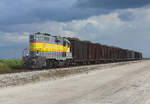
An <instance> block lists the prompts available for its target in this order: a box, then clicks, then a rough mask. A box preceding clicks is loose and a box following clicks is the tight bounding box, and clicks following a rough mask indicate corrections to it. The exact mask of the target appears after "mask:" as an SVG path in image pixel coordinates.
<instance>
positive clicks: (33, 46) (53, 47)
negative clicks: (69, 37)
mask: <svg viewBox="0 0 150 104" xmlns="http://www.w3.org/2000/svg"><path fill="white" fill-rule="evenodd" d="M68 48H69V46H67V45H66V46H64V45H61V44H53V43H45V42H31V43H30V51H43V52H68Z"/></svg>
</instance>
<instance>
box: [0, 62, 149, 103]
mask: <svg viewBox="0 0 150 104" xmlns="http://www.w3.org/2000/svg"><path fill="white" fill-rule="evenodd" d="M0 103H1V104H150V61H142V62H138V63H133V64H128V65H121V66H119V65H118V66H116V67H112V68H106V70H97V71H93V72H90V73H88V74H81V75H74V76H72V77H71V76H69V77H65V78H63V79H58V80H51V81H42V82H38V83H35V84H27V85H25V86H17V87H10V88H3V89H0Z"/></svg>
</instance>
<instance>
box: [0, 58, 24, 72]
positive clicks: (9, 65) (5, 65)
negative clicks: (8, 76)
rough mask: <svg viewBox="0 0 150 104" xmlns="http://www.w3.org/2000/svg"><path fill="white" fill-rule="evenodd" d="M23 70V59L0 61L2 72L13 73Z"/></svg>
mask: <svg viewBox="0 0 150 104" xmlns="http://www.w3.org/2000/svg"><path fill="white" fill-rule="evenodd" d="M22 68H23V66H22V60H21V59H0V71H11V70H14V69H22Z"/></svg>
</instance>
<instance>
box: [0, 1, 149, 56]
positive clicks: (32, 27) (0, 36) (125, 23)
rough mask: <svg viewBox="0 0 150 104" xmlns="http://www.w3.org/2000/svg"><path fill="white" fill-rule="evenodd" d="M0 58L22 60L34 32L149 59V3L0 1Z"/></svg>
mask: <svg viewBox="0 0 150 104" xmlns="http://www.w3.org/2000/svg"><path fill="white" fill-rule="evenodd" d="M0 7H1V8H0V58H21V54H22V50H23V49H24V48H28V41H29V39H28V37H29V35H30V34H32V33H34V32H44V33H50V34H52V35H59V36H66V37H77V38H79V39H81V40H90V41H92V42H98V43H101V44H106V45H110V46H118V47H121V48H125V49H131V50H136V51H140V52H142V53H143V56H144V57H150V46H149V44H150V0H0Z"/></svg>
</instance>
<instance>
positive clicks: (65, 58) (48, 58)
mask: <svg viewBox="0 0 150 104" xmlns="http://www.w3.org/2000/svg"><path fill="white" fill-rule="evenodd" d="M29 41H30V42H29V53H28V54H23V60H24V66H25V67H28V68H43V67H57V66H62V65H68V64H69V63H70V61H71V60H72V53H71V52H70V42H69V41H68V39H67V38H65V37H60V36H51V35H50V34H47V33H40V32H38V33H35V34H31V35H30V38H29ZM23 53H25V51H24V52H23Z"/></svg>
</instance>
